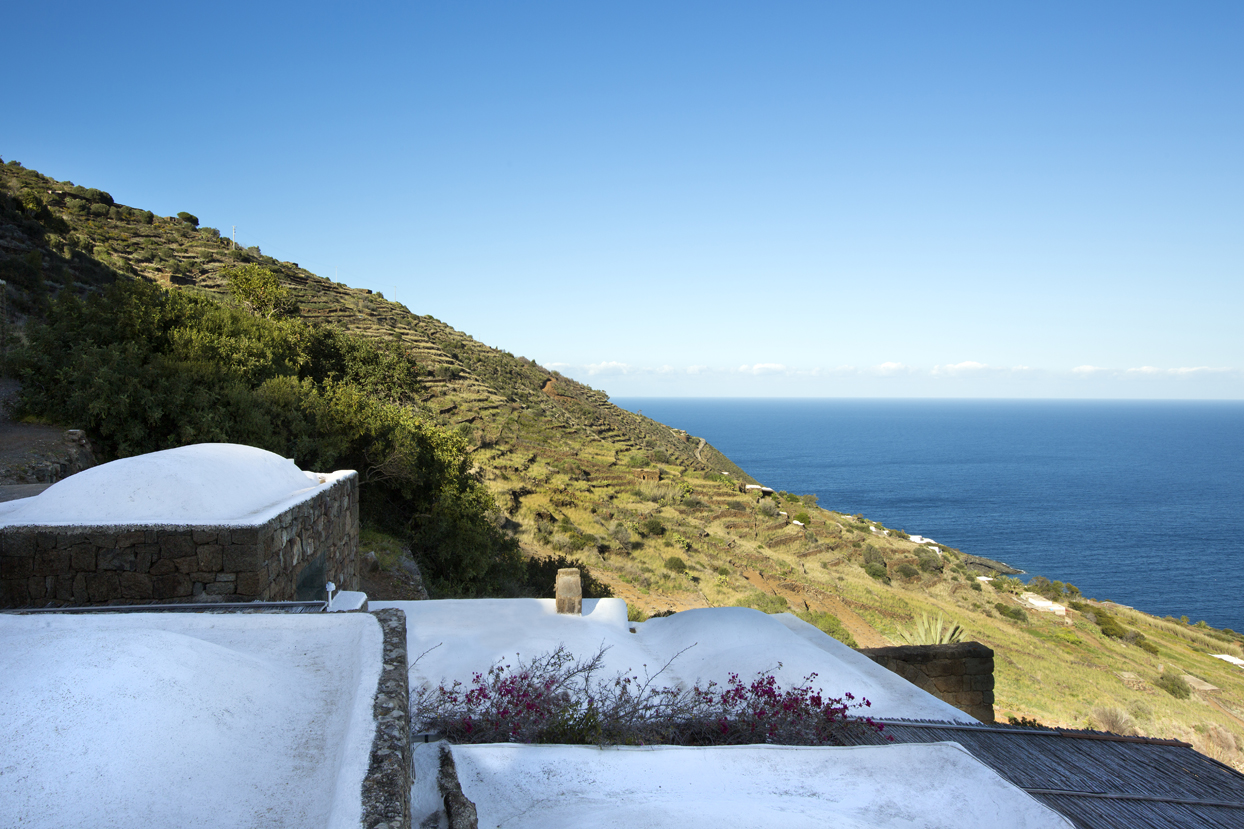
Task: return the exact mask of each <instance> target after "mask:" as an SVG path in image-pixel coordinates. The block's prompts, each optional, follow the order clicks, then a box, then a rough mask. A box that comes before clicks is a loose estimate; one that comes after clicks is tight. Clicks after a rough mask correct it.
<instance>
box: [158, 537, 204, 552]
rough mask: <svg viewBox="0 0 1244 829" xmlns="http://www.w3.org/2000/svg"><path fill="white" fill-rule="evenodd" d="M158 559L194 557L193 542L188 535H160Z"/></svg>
mask: <svg viewBox="0 0 1244 829" xmlns="http://www.w3.org/2000/svg"><path fill="white" fill-rule="evenodd" d="M159 543H160V558H189V557H190V556H193V555H195V552H196V551H195V545H194V541H192V540H191V539H190V533H188V532H180V533H161V534H160V542H159Z"/></svg>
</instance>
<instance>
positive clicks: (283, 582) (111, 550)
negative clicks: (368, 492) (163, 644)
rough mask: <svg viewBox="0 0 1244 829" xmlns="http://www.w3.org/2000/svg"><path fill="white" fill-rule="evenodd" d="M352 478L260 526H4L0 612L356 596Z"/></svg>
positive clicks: (0, 549) (0, 542) (355, 489)
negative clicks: (338, 593) (332, 587)
mask: <svg viewBox="0 0 1244 829" xmlns="http://www.w3.org/2000/svg"><path fill="white" fill-rule="evenodd" d="M358 535H359V512H358V475H356V474H355V473H353V472H352V473H349V474H348V475H344V476H342V477H341V478H339V479H338V480H337V481H335V482H334V483H333V484H332V485H331V486H329V487H328V488H326V489H325V490H323V491H321V492H318V493H316V494H315V495H313V496H312V497H310V498H308V499H307V500H305V501H302V502H300V503H298V504H296V505H294V506H292V507H290V508H289V509H287V510H285V511H284V512H282V513H280V514H279V515H277V516H275V517H274V518H272V519H271V520H269V521H267V522H266V523H264V524H261V525H258V526H201V527H159V526H156V527H150V526H148V527H141V526H136V527H8V528H5V529H3V530H0V607H46V606H88V605H109V604H144V603H165V602H205V601H222V602H248V601H255V600H264V601H294V600H301V601H309V600H315V599H324V598H326V597H325V594H324V583H325V582H326V581H329V580H331V581H333V582H335V583H336V584H337V586H338V587H339V588H341V589H343V590H357V589H358V586H359V568H358Z"/></svg>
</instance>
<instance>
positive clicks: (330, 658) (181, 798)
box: [0, 613, 383, 829]
mask: <svg viewBox="0 0 1244 829" xmlns="http://www.w3.org/2000/svg"><path fill="white" fill-rule="evenodd" d="M382 653H383V638H382V633H381V630H380V625H379V624H378V623H377V621H376V619H375V618H374V617H373V616H371V615H369V614H361V613H360V614H334V615H332V616H327V615H323V616H311V615H258V614H246V615H222V614H189V613H185V614H183V613H142V614H137V613H136V614H125V615H120V614H118V615H112V614H99V615H91V614H83V615H45V614H39V615H29V616H18V615H0V731H2V732H3V734H4V739H3V740H0V826H4V827H39V828H40V829H42V828H43V827H46V828H47V829H60V828H61V827H68V826H74V827H92V829H110V828H111V827H118V829H133V827H137V826H167V827H186V829H198V828H199V827H202V829H207V828H208V827H330V828H331V829H345V827H350V828H351V829H353V828H354V827H357V826H358V825H359V821H360V819H361V816H362V804H361V796H360V795H361V786H362V781H363V777H364V775H365V774H366V772H367V764H368V759H369V754H370V750H371V742H372V738H373V735H374V731H375V723H374V721H373V718H372V703H373V694H374V692H375V689H376V683H377V682H378V680H379V677H380V667H381V658H382Z"/></svg>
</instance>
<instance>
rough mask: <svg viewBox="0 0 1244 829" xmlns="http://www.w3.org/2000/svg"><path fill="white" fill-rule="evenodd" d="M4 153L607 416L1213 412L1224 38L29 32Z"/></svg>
mask: <svg viewBox="0 0 1244 829" xmlns="http://www.w3.org/2000/svg"><path fill="white" fill-rule="evenodd" d="M5 27H6V29H7V30H9V31H10V32H11V33H13V35H12V36H10V37H9V38H8V39H7V40H6V58H7V61H6V63H7V65H8V66H9V67H10V69H11V70H14V71H11V72H10V74H9V81H8V82H7V83H6V89H5V100H6V106H5V108H4V109H5V118H4V119H3V121H0V156H3V158H4V159H5V160H6V161H7V160H9V159H17V160H19V161H21V162H22V163H24V164H26V165H27V166H29V167H34V168H36V169H39V170H40V171H42V172H44V173H47V174H49V175H52V176H55V177H57V178H61V179H68V180H71V181H73V182H75V183H77V184H82V185H85V186H88V187H89V186H94V187H100V188H102V189H105V190H108V191H109V192H111V193H112V195H113V196H114V197H115V198H116V199H117V200H118V201H120V202H123V203H125V204H131V205H135V206H141V207H146V208H150V209H152V210H155V211H156V212H159V213H163V214H173V213H176V212H177V211H179V210H188V211H190V212H192V213H194V214H196V215H198V216H199V217H200V219H201V220H202V221H203V223H204V224H207V225H210V226H213V227H218V228H220V229H221V230H222V231H223V232H225V233H230V232H231V231H232V227H233V226H234V225H236V226H237V238H238V241H239V242H240V243H242V244H245V245H259V246H260V247H261V248H262V249H263V251H264V252H265V253H268V254H270V255H273V256H276V257H278V258H280V259H286V260H292V261H296V262H299V263H300V264H301V265H302V266H304V267H307V268H309V269H311V270H312V271H314V272H316V273H319V274H321V275H323V276H327V277H329V278H334V276H335V277H336V278H337V279H339V280H340V281H342V282H345V283H347V284H350V285H353V286H356V287H364V288H371V289H373V290H378V291H382V292H383V293H384V294H385V296H387V297H390V298H393V297H394V296H396V298H397V299H398V300H399V301H400V302H402V303H404V304H405V305H407V306H408V307H409V308H410V309H411V310H412V311H414V312H415V313H421V314H431V315H433V316H435V317H437V318H439V319H442V320H444V321H446V322H448V323H449V324H451V325H453V326H455V327H457V328H459V329H461V330H463V331H465V332H467V333H469V334H471V335H472V336H474V337H476V338H477V339H479V340H481V341H483V342H486V343H488V344H490V345H494V346H497V347H500V348H504V349H507V350H509V351H512V352H513V353H515V354H521V355H524V356H527V357H530V358H532V359H534V360H537V361H538V362H540V363H541V364H543V365H546V366H548V367H550V368H556V369H558V370H560V371H561V372H563V373H564V374H567V375H569V376H572V377H575V378H577V379H580V380H583V381H585V382H588V383H590V384H591V385H593V386H596V387H598V388H601V389H604V390H605V391H607V392H609V393H610V394H613V395H617V396H662V395H668V396H685V395H712V396H766V395H774V396H865V397H868V396H936V397H960V396H966V397H1144V398H1165V397H1173V398H1179V397H1191V398H1234V399H1241V398H1244V335H1242V334H1241V309H1244V129H1242V127H1244V106H1242V104H1244V94H1242V93H1244V50H1241V49H1240V48H1239V44H1240V42H1241V39H1242V36H1244V5H1241V4H1239V3H1238V2H1224V3H1212V2H1201V3H1195V4H1185V3H1174V2H1171V3H1141V2H1122V3H1105V2H1102V3H1083V2H1075V3H1056V2H1055V3H1041V4H1035V3H1034V4H1026V5H1024V6H1021V4H999V3H952V2H947V3H926V2H910V3H901V2H891V3H831V2H815V3H763V4H762V3H752V4H741V3H722V2H715V3H677V2H661V3H643V2H628V3H582V2H578V3H540V2H525V3H514V2H509V3H454V4H448V3H442V4H426V3H389V4H382V3H377V4H371V5H369V6H368V7H366V8H364V9H362V10H360V9H359V8H354V7H351V6H348V5H346V4H341V5H330V4H316V3H305V2H304V3H297V4H293V3H289V4H280V3H266V4H259V5H252V4H239V3H219V4H211V5H202V4H198V5H193V6H191V5H186V4H171V3H167V2H162V3H149V4H138V3H124V2H122V3H112V4H97V3H48V4H21V5H20V7H15V8H12V9H8V10H7V11H6V16H5Z"/></svg>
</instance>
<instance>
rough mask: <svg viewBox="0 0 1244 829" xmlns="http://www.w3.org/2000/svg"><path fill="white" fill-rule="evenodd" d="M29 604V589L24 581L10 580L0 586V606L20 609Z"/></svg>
mask: <svg viewBox="0 0 1244 829" xmlns="http://www.w3.org/2000/svg"><path fill="white" fill-rule="evenodd" d="M28 604H30V588H29V586H28V584H27V582H26V580H25V579H12V580H8V581H5V582H4V583H3V584H0V605H3V606H5V607H22V606H24V605H28Z"/></svg>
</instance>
